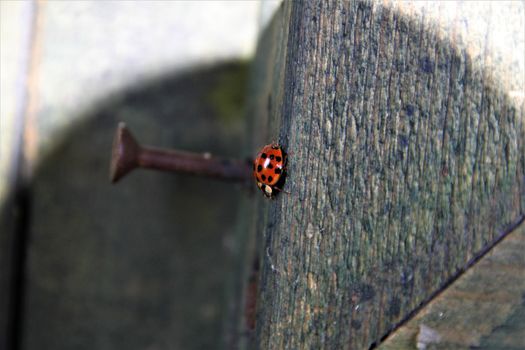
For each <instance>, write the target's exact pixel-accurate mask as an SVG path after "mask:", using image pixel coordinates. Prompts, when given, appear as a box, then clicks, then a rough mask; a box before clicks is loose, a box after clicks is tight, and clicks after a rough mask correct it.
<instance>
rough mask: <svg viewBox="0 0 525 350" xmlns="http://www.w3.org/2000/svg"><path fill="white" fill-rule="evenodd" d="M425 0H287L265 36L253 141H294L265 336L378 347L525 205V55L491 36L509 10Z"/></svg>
mask: <svg viewBox="0 0 525 350" xmlns="http://www.w3.org/2000/svg"><path fill="white" fill-rule="evenodd" d="M461 6H463V5H461ZM466 6H467V5H465V7H466ZM491 6H492V5H491ZM507 6H510V5H508V4H507ZM517 7H518V12H519V11H520V9H519V8H520V6H519V5H517ZM427 10H428V8H425V7H422V8H419V9H418V8H409V9H408V10H407V9H403V8H402V6H401V5H395V6H394V5H392V4H389V3H363V2H346V1H305V2H285V3H284V4H283V7H282V8H281V10H280V12H279V14H278V16H277V17H276V18H275V19H274V22H273V23H272V27H271V28H270V29H269V30H268V31H267V33H266V36H264V37H263V38H262V40H261V46H260V47H259V50H258V57H257V58H256V63H255V64H256V66H257V69H256V74H255V79H254V81H255V82H256V84H255V85H254V89H255V90H254V94H255V95H256V96H257V99H256V100H255V101H254V102H253V103H252V109H251V110H250V112H251V114H253V119H254V120H255V122H254V125H253V131H254V135H256V136H255V137H254V147H255V145H262V144H264V143H267V142H268V141H271V140H272V139H278V140H279V142H281V143H282V144H283V145H284V147H286V149H287V150H288V151H289V152H292V156H291V157H290V162H289V168H288V180H287V184H286V190H288V191H290V192H291V194H290V195H282V196H280V197H279V198H278V199H277V200H275V201H272V202H266V203H263V204H261V206H260V211H259V215H260V218H259V220H258V221H259V232H258V234H259V235H261V237H262V238H261V239H262V241H261V247H260V254H261V259H262V263H261V276H260V281H259V299H258V312H257V324H256V333H257V336H256V340H255V346H257V347H258V348H261V349H320V348H325V349H341V348H354V349H361V348H367V347H369V346H373V345H374V344H377V342H378V341H379V340H380V339H381V337H383V336H384V335H385V334H386V333H387V332H388V331H389V330H390V329H392V327H394V326H395V325H396V324H397V323H398V322H400V321H401V320H403V318H404V317H405V316H406V315H408V314H409V313H410V312H411V311H412V310H414V309H415V308H416V307H418V306H419V305H420V304H421V303H422V302H424V301H425V300H426V299H427V298H428V297H429V296H430V295H432V293H434V292H435V291H436V290H438V289H439V288H440V287H441V286H443V285H445V283H446V282H447V281H448V280H449V278H451V277H452V276H454V274H455V273H456V272H457V271H460V270H461V268H462V267H463V266H464V265H465V264H466V263H467V262H468V261H469V260H470V259H471V258H472V257H474V256H475V255H476V253H477V252H479V251H480V250H481V249H482V248H484V247H486V246H487V245H488V244H490V243H491V242H492V241H493V240H494V239H495V238H496V237H497V235H498V234H499V233H501V232H503V230H505V228H507V227H508V226H509V225H511V224H513V223H515V222H517V221H519V220H520V218H522V217H523V215H524V208H525V187H524V186H525V183H524V182H525V180H524V174H525V160H524V154H525V148H524V139H525V138H524V136H525V132H524V126H523V99H522V98H523V94H522V91H523V79H522V76H523V75H522V73H523V67H522V66H520V65H519V64H518V65H516V64H514V63H513V62H514V61H512V59H511V60H510V63H509V64H506V61H505V60H503V61H498V60H495V59H494V57H501V56H498V55H496V54H494V52H492V51H490V50H488V48H489V47H490V45H488V42H487V41H488V40H489V38H490V40H492V41H494V40H496V39H494V38H493V37H492V36H491V33H492V32H493V30H494V28H493V27H494V26H495V24H494V23H495V21H494V19H495V18H494V16H499V15H500V14H498V11H494V10H492V9H488V10H487V11H486V12H485V13H484V14H483V16H484V17H483V16H482V17H481V19H482V20H483V21H482V24H483V25H484V26H482V27H481V29H480V28H479V26H478V25H477V23H478V22H479V18H478V22H476V24H475V25H471V26H469V22H468V21H467V20H465V17H464V16H465V15H462V14H461V15H460V13H463V12H461V11H462V10H464V9H458V13H457V14H456V16H455V17H454V18H452V19H450V17H448V18H449V19H450V23H448V24H447V25H443V24H440V23H437V22H436V21H435V18H436V17H437V18H439V17H440V15H442V13H439V11H438V13H437V14H432V13H431V12H430V13H429V12H426V11H427ZM521 11H522V9H521ZM518 15H519V14H518ZM491 16H492V17H491ZM496 19H497V20H498V21H500V22H501V20H502V18H500V17H498V18H496ZM507 19H508V18H507ZM518 19H520V20H521V21H523V19H522V18H521V17H520V18H518ZM491 20H492V22H491ZM491 23H492V24H491ZM496 23H498V22H497V21H496ZM459 24H462V26H461V28H462V29H461V30H460V32H458V31H457V28H458V25H459ZM474 32H476V33H478V32H481V33H482V34H483V33H484V35H481V36H479V38H481V39H479V41H476V40H468V39H469V38H470V37H469V34H472V33H474ZM518 36H519V35H518ZM476 38H478V36H476ZM518 39H519V38H518ZM503 57H505V56H504V55H503ZM503 63H505V64H503ZM509 72H510V73H509ZM512 72H514V74H511V73H512ZM516 73H518V74H516ZM520 73H521V75H520ZM513 77H514V78H515V79H514V80H512V78H513ZM516 89H517V91H518V93H516ZM520 89H521V90H520ZM261 201H262V199H261Z"/></svg>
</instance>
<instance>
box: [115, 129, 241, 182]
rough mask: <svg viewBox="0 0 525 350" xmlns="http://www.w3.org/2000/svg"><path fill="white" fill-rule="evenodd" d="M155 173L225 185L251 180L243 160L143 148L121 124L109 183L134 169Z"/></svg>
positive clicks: (206, 154)
mask: <svg viewBox="0 0 525 350" xmlns="http://www.w3.org/2000/svg"><path fill="white" fill-rule="evenodd" d="M137 167H139V168H147V169H156V170H161V171H170V172H179V173H186V174H192V175H198V176H207V177H213V178H217V179H221V180H224V181H233V182H245V181H248V180H249V179H250V177H251V169H250V164H249V163H248V162H244V161H241V160H235V159H223V158H218V157H212V156H211V155H210V154H209V153H204V154H197V153H190V152H184V151H179V150H167V149H160V148H155V147H149V146H140V145H139V144H138V143H137V141H136V140H135V138H134V137H133V135H132V134H131V133H130V131H129V130H128V129H127V128H126V126H125V124H124V123H120V124H119V126H118V128H117V131H116V133H115V139H114V141H113V151H112V157H111V166H110V180H111V182H113V183H115V182H117V181H118V180H120V179H121V178H122V177H123V176H125V175H126V174H127V173H129V172H130V171H132V170H133V169H135V168H137Z"/></svg>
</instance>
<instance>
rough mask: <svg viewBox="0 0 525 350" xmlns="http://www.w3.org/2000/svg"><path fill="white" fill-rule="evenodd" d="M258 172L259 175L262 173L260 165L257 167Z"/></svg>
mask: <svg viewBox="0 0 525 350" xmlns="http://www.w3.org/2000/svg"><path fill="white" fill-rule="evenodd" d="M257 171H258V172H259V173H260V172H261V171H262V165H261V164H259V165H258V166H257Z"/></svg>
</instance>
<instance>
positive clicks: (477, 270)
mask: <svg viewBox="0 0 525 350" xmlns="http://www.w3.org/2000/svg"><path fill="white" fill-rule="evenodd" d="M524 219H525V218H524V217H522V218H521V219H520V220H519V221H517V222H516V223H515V224H513V225H512V226H511V227H509V229H508V230H506V231H504V232H503V233H502V234H501V235H500V236H499V237H498V238H497V239H496V240H495V241H494V242H493V244H491V245H490V246H489V247H487V249H484V251H482V252H480V254H478V255H477V256H476V257H475V258H473V259H472V260H471V261H470V262H469V264H467V266H466V267H465V268H464V269H462V270H461V272H460V273H458V274H457V275H456V276H454V277H453V278H452V279H451V280H450V281H448V282H447V283H446V284H445V285H444V286H443V287H442V288H441V289H440V290H439V291H437V292H436V293H435V294H434V295H432V296H431V297H430V298H429V300H427V301H425V302H424V303H422V305H421V306H420V307H418V308H417V309H415V310H414V311H413V312H412V313H411V314H409V315H408V316H407V319H405V320H403V321H402V322H400V323H399V324H397V325H396V326H395V327H394V328H393V329H392V331H391V332H390V333H389V334H387V335H386V336H385V339H382V343H381V344H379V346H378V349H381V350H393V349H416V348H421V347H425V346H429V345H430V344H432V345H433V346H436V347H438V348H439V347H448V348H456V349H459V348H471V347H476V348H480V349H481V348H486V347H485V346H489V344H491V338H492V337H495V336H494V334H497V333H502V334H503V337H504V338H505V341H504V342H500V343H499V344H497V346H499V347H506V348H520V347H523V346H525V343H524V341H525V339H523V337H522V335H523V334H521V333H518V332H516V331H514V329H513V328H519V329H524V330H525V318H524V319H521V320H517V319H512V317H513V315H514V313H516V312H517V311H518V312H519V309H520V308H525V299H524V298H525V255H524V254H523V252H524V251H525V224H524ZM509 320H510V322H511V323H512V324H511V326H512V327H508V326H505V324H506V323H508V322H509ZM499 336H500V337H501V335H499ZM498 341H499V340H498ZM490 346H496V344H492V345H490ZM490 346H489V347H488V348H490Z"/></svg>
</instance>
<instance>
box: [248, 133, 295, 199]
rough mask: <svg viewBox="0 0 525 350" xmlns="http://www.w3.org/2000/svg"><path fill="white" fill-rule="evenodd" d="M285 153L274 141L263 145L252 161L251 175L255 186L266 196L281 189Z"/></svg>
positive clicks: (269, 196) (283, 176)
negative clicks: (255, 182)
mask: <svg viewBox="0 0 525 350" xmlns="http://www.w3.org/2000/svg"><path fill="white" fill-rule="evenodd" d="M286 160H287V159H286V153H285V152H284V150H283V149H282V147H281V146H279V145H278V144H276V143H272V144H270V145H266V146H264V147H263V148H262V149H261V151H260V152H259V153H258V154H257V157H255V160H254V161H253V176H254V177H255V180H256V181H257V186H258V187H259V189H260V190H261V191H262V192H263V193H264V195H265V196H266V197H268V198H273V197H274V196H275V194H276V193H275V191H279V192H281V191H282V187H283V185H284V180H285V178H286Z"/></svg>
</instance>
